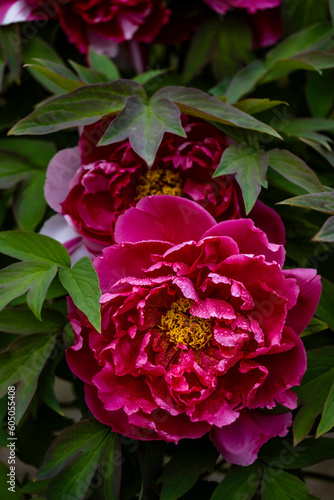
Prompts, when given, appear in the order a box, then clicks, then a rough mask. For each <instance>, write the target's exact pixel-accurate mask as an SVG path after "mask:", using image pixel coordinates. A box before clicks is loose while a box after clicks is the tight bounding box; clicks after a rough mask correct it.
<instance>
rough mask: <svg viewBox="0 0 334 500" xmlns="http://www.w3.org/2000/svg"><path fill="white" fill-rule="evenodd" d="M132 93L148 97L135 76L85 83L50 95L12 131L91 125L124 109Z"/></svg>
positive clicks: (55, 129) (33, 132)
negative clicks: (58, 94) (66, 92)
mask: <svg viewBox="0 0 334 500" xmlns="http://www.w3.org/2000/svg"><path fill="white" fill-rule="evenodd" d="M131 95H139V96H142V97H143V98H145V92H144V89H143V88H142V86H141V85H139V84H138V83H136V82H133V81H131V80H116V81H115V82H112V83H103V84H96V85H85V86H84V87H81V88H79V89H77V90H75V91H74V92H70V93H68V94H65V95H61V96H58V97H53V98H51V99H49V100H48V101H46V102H45V103H44V104H42V105H40V106H39V107H38V108H37V109H36V110H35V111H34V112H33V113H31V114H30V115H29V116H27V117H26V118H24V119H23V120H21V121H19V122H18V123H17V124H16V125H15V126H14V127H13V128H12V129H11V130H10V132H9V134H16V135H22V134H48V133H50V132H56V131H57V130H62V129H65V128H69V127H76V126H79V125H89V124H90V123H94V122H96V121H97V120H99V119H100V118H102V117H103V116H106V115H109V114H115V113H118V112H119V111H121V110H122V109H123V107H124V105H125V101H126V99H127V98H128V97H129V96H131Z"/></svg>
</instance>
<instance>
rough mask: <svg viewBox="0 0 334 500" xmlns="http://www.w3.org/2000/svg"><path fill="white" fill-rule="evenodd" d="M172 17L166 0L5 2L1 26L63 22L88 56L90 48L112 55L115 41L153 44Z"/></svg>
mask: <svg viewBox="0 0 334 500" xmlns="http://www.w3.org/2000/svg"><path fill="white" fill-rule="evenodd" d="M169 16H170V11H169V10H168V9H167V8H166V7H165V4H164V2H163V1H162V0H5V2H2V5H1V6H0V24H10V23H13V22H19V21H30V20H33V19H36V20H43V19H59V21H60V24H61V26H62V28H63V30H64V31H65V32H66V34H67V36H68V38H69V41H70V42H72V43H75V44H76V46H77V47H78V49H79V50H80V51H81V52H84V53H85V52H87V48H88V46H89V45H92V46H93V47H94V48H95V49H96V50H103V51H107V52H109V53H112V52H114V49H113V44H112V43H111V42H116V43H120V42H123V41H125V40H132V39H134V40H138V41H141V42H151V41H152V40H153V39H154V37H155V36H156V35H157V34H158V33H159V32H160V30H161V27H162V26H163V25H164V24H166V23H167V22H168V19H169Z"/></svg>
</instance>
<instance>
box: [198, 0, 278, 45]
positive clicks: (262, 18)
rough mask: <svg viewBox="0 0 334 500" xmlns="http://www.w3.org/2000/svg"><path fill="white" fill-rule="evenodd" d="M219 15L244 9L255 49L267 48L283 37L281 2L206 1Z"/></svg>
mask: <svg viewBox="0 0 334 500" xmlns="http://www.w3.org/2000/svg"><path fill="white" fill-rule="evenodd" d="M204 1H205V3H207V4H208V5H209V7H211V9H213V10H214V11H216V12H217V13H218V14H226V13H227V12H228V11H229V10H230V9H244V10H247V12H248V13H249V14H250V15H249V23H250V26H251V29H252V34H253V48H254V49H257V48H260V47H267V46H268V45H272V44H274V43H276V42H277V41H278V40H279V39H280V38H281V36H282V21H281V15H280V9H279V7H280V5H281V0H204Z"/></svg>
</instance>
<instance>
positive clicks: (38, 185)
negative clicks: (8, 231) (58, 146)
mask: <svg viewBox="0 0 334 500" xmlns="http://www.w3.org/2000/svg"><path fill="white" fill-rule="evenodd" d="M45 178H46V174H45V172H41V171H39V172H36V173H35V174H34V175H33V176H32V177H31V178H30V179H28V180H26V181H25V182H24V183H23V184H22V186H21V188H20V190H19V192H18V194H17V196H16V197H15V201H14V207H13V208H14V215H15V219H16V221H17V224H18V226H19V227H20V229H23V230H25V231H34V230H35V229H36V226H37V225H38V224H39V223H40V222H41V220H42V219H43V216H44V214H45V210H46V201H45V198H44V185H45Z"/></svg>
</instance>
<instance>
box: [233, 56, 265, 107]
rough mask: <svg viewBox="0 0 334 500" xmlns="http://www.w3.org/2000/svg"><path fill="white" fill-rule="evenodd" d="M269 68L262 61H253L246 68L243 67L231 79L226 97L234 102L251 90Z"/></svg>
mask: <svg viewBox="0 0 334 500" xmlns="http://www.w3.org/2000/svg"><path fill="white" fill-rule="evenodd" d="M266 71H267V68H266V66H265V65H264V63H263V62H262V61H253V62H251V63H250V64H249V65H248V66H246V67H245V68H243V69H241V70H240V71H239V72H238V73H237V74H236V75H235V76H234V77H233V78H232V80H231V82H230V84H229V86H228V88H227V91H226V99H227V102H228V103H234V102H237V101H239V99H240V98H241V97H242V96H244V95H245V94H248V93H249V92H251V91H252V90H253V89H254V88H255V86H256V84H257V82H258V81H259V80H260V79H261V78H262V77H263V76H264V75H265V74H266Z"/></svg>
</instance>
